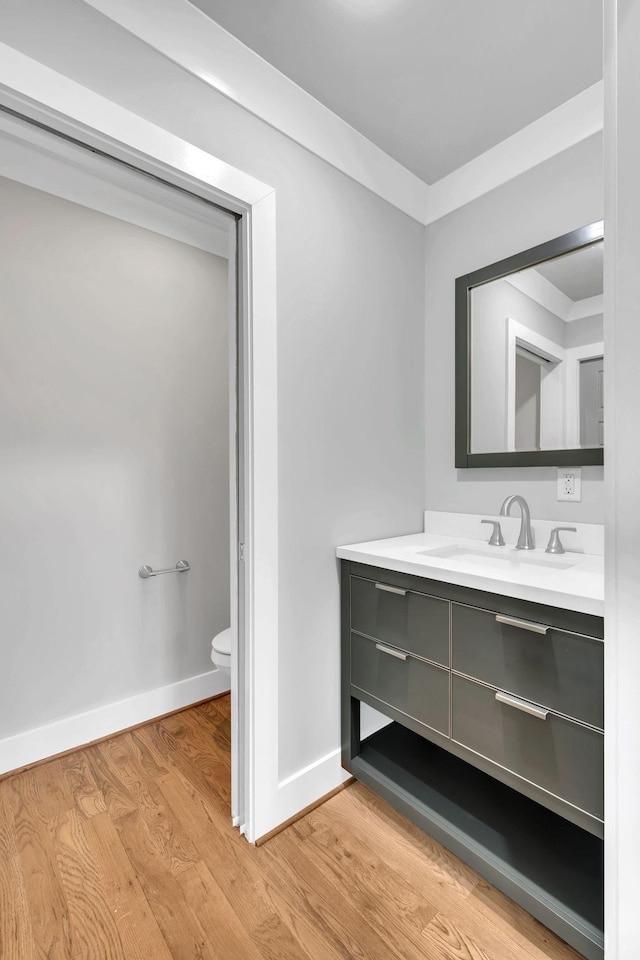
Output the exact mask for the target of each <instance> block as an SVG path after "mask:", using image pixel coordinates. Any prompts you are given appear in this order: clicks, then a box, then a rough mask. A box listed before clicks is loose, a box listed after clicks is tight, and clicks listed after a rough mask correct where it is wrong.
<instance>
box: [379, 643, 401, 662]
mask: <svg viewBox="0 0 640 960" xmlns="http://www.w3.org/2000/svg"><path fill="white" fill-rule="evenodd" d="M376 650H379V651H380V653H388V654H389V656H390V657H396V658H397V659H398V660H406V659H407V654H406V653H400V651H399V650H391V649H390V648H389V647H383V646H382V644H381V643H376Z"/></svg>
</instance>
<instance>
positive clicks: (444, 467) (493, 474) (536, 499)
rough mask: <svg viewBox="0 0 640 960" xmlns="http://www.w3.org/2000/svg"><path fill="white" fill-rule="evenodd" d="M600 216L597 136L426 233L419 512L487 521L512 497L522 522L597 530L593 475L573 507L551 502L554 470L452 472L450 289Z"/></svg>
mask: <svg viewBox="0 0 640 960" xmlns="http://www.w3.org/2000/svg"><path fill="white" fill-rule="evenodd" d="M602 215H603V171H602V138H601V136H600V135H597V136H594V137H592V138H590V139H589V140H587V141H585V142H583V143H581V144H579V145H578V146H576V147H573V148H572V149H571V150H567V151H565V152H564V153H562V154H560V155H559V156H556V157H554V158H552V159H551V160H548V161H547V162H546V163H544V164H541V165H540V166H538V167H535V168H534V169H533V170H530V171H528V172H527V173H525V174H523V175H522V176H520V177H517V178H516V179H514V180H511V181H509V182H508V183H506V184H504V185H503V186H501V187H499V188H497V189H496V190H493V191H491V192H490V193H488V194H485V195H484V196H482V197H480V198H479V199H477V200H474V201H473V202H472V203H469V204H467V205H466V206H464V207H462V208H461V209H459V210H456V211H455V212H453V213H451V214H450V215H449V216H447V217H443V218H442V219H441V220H438V221H437V222H436V223H433V224H431V225H430V226H429V227H428V228H427V251H426V298H427V308H426V343H425V351H426V371H427V372H426V387H425V403H426V444H427V454H426V484H425V506H426V507H427V509H430V510H452V511H463V512H468V513H488V514H495V513H496V512H497V511H498V509H499V507H500V504H501V502H502V500H503V499H504V497H505V496H507V495H509V494H511V493H520V494H522V495H523V496H525V497H526V498H527V500H528V501H529V504H530V506H531V512H532V515H533V516H535V517H541V518H547V519H563V520H576V521H582V522H585V523H602V522H603V520H604V507H603V480H602V478H603V470H602V467H587V468H583V471H582V479H583V484H582V502H581V503H558V502H557V500H556V483H555V479H556V470H555V469H554V468H532V469H531V468H529V469H524V468H520V469H515V468H514V469H511V468H509V469H507V468H500V469H497V468H496V469H482V470H480V469H473V470H456V469H455V467H454V299H455V298H454V281H455V278H456V277H459V276H461V275H463V274H466V273H470V272H471V271H473V270H477V269H479V268H480V267H483V266H486V265H487V264H490V263H494V262H495V261H497V260H501V259H503V258H504V257H507V256H510V255H511V254H514V253H518V252H520V251H522V250H526V249H527V248H528V247H532V246H534V245H535V244H538V243H542V242H543V241H545V240H550V239H551V238H552V237H557V236H560V235H561V234H563V233H567V232H568V231H570V230H574V229H575V228H576V227H580V226H582V225H583V224H586V223H590V222H592V221H594V220H600V219H601V218H602Z"/></svg>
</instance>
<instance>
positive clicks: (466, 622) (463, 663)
mask: <svg viewBox="0 0 640 960" xmlns="http://www.w3.org/2000/svg"><path fill="white" fill-rule="evenodd" d="M497 616H499V615H497V614H495V613H491V612H488V611H486V610H479V609H477V608H475V607H466V606H463V605H462V604H458V603H454V604H452V668H453V669H454V670H456V671H458V672H459V673H464V674H466V675H467V676H469V677H475V678H476V679H478V680H483V681H484V682H485V683H488V684H491V685H492V686H494V687H498V688H499V689H500V690H507V691H508V692H509V693H513V694H515V695H516V696H519V697H524V699H525V700H533V701H535V702H536V703H541V704H545V705H546V706H548V707H550V708H551V709H552V710H556V711H557V712H558V713H564V714H566V715H567V716H569V717H575V718H576V719H577V720H582V721H583V722H584V723H589V724H591V725H592V726H594V727H600V728H602V727H603V726H604V646H603V643H602V641H601V640H594V639H593V638H591V637H584V636H580V635H578V634H575V633H568V632H566V631H563V630H558V629H555V628H554V627H548V628H547V630H546V633H540V632H535V631H534V630H531V629H527V627H528V626H530V627H536V626H538V625H537V624H534V623H529V622H528V621H526V620H522V621H518V620H516V623H518V622H520V623H522V626H517V625H514V624H513V623H511V624H509V623H504V622H500V621H499V620H498V619H496V618H497ZM505 619H506V618H505ZM509 619H511V618H509ZM544 626H545V625H544V624H543V625H542V627H543V628H544Z"/></svg>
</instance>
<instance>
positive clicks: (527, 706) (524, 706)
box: [496, 690, 549, 720]
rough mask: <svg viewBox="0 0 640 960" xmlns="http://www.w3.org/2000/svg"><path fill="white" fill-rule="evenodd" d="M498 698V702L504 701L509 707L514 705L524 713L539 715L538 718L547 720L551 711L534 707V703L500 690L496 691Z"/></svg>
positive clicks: (533, 715)
mask: <svg viewBox="0 0 640 960" xmlns="http://www.w3.org/2000/svg"><path fill="white" fill-rule="evenodd" d="M496 700H497V701H498V703H504V704H506V705H507V706H508V707H514V708H515V709H516V710H522V712H523V713H528V714H529V715H530V716H532V717H537V718H538V720H546V719H547V714H548V713H549V711H548V710H544V709H543V708H542V707H534V705H533V704H532V703H528V702H527V701H526V700H520V699H519V698H518V697H512V696H510V695H509V694H508V693H501V692H500V690H498V692H497V693H496Z"/></svg>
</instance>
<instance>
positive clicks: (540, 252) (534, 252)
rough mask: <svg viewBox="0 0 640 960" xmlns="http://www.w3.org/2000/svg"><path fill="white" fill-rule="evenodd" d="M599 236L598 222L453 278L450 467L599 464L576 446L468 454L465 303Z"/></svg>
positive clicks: (591, 450) (599, 456)
mask: <svg viewBox="0 0 640 960" xmlns="http://www.w3.org/2000/svg"><path fill="white" fill-rule="evenodd" d="M603 237H604V221H603V220H598V221H596V222H595V223H589V224H587V226H585V227H580V228H579V229H578V230H573V231H572V232H571V233H565V234H563V236H561V237H556V238H555V240H548V241H547V242H546V243H541V244H539V245H538V246H537V247H531V249H530V250H524V251H523V252H522V253H516V254H514V256H512V257H507V259H506V260H499V261H498V262H497V263H492V264H490V265H489V266H488V267H482V268H481V269H480V270H475V271H474V272H473V273H468V274H465V276H463V277H458V278H457V279H456V310H455V327H456V330H455V351H456V357H455V384H456V417H455V466H456V468H458V469H465V468H469V467H579V466H590V465H591V466H593V465H596V466H597V465H599V464H602V463H604V449H603V448H602V447H584V448H580V447H575V448H573V449H568V450H515V451H504V452H502V453H470V452H469V447H470V442H469V440H470V430H471V415H470V414H471V410H470V403H471V384H470V369H469V364H470V346H469V344H470V339H469V338H470V333H471V324H470V310H469V308H470V302H471V291H472V290H473V288H474V287H478V286H480V285H481V284H483V283H488V282H489V281H490V280H499V279H500V278H501V277H506V276H507V275H508V274H510V273H515V272H516V271H518V270H524V269H525V268H526V267H533V266H535V265H536V264H537V263H543V262H544V261H545V260H551V259H552V258H553V257H559V256H561V255H562V254H564V253H571V251H573V250H579V249H580V247H587V246H589V245H590V244H592V243H597V242H598V241H599V240H602V239H603Z"/></svg>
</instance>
